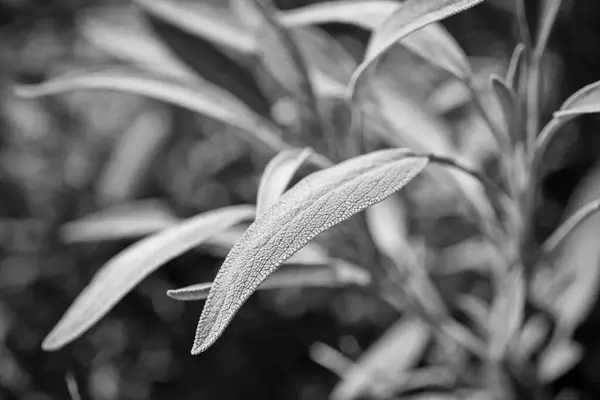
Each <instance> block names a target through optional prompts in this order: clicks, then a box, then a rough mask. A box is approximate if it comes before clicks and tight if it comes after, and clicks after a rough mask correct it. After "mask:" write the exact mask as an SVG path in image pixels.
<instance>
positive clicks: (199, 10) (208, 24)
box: [135, 0, 256, 54]
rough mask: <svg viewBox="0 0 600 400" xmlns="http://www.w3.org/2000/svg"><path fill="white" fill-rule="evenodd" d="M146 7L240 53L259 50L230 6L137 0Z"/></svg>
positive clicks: (194, 32) (164, 0)
mask: <svg viewBox="0 0 600 400" xmlns="http://www.w3.org/2000/svg"><path fill="white" fill-rule="evenodd" d="M135 2H136V3H137V4H139V5H140V7H142V8H143V9H144V10H146V11H148V12H149V13H151V14H152V15H154V16H155V17H157V18H160V19H163V20H165V21H167V22H169V23H171V24H173V25H175V26H177V27H178V28H180V29H182V30H184V31H186V32H188V33H191V34H193V35H195V36H198V37H200V38H202V39H205V40H207V41H209V42H212V43H214V44H216V45H218V46H223V47H225V48H227V49H230V50H234V51H237V52H240V53H246V54H251V53H254V52H255V51H256V40H255V37H254V35H252V34H250V32H249V30H248V29H245V28H244V27H243V26H241V25H240V24H239V23H238V21H236V19H235V17H234V16H233V14H232V13H231V11H230V10H229V9H228V8H227V7H217V6H215V5H214V4H211V3H210V2H203V1H177V0H135Z"/></svg>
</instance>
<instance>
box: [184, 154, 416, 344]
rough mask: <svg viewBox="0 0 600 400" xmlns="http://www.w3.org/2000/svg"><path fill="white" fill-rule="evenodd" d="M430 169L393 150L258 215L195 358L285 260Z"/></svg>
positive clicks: (344, 168) (216, 290)
mask: <svg viewBox="0 0 600 400" xmlns="http://www.w3.org/2000/svg"><path fill="white" fill-rule="evenodd" d="M426 165H427V159H426V158H420V157H407V156H406V150H404V149H393V150H383V151H377V152H373V153H369V154H366V155H363V156H359V157H355V158H352V159H350V160H347V161H345V162H343V163H340V164H337V165H335V166H333V167H331V168H327V169H325V170H321V171H318V172H315V173H314V174H311V175H309V176H308V177H306V178H304V179H303V180H302V181H300V182H299V183H298V184H297V185H295V186H294V187H293V188H291V189H290V190H288V191H287V192H285V193H284V194H283V195H282V196H281V198H280V199H279V201H278V202H277V203H275V204H274V205H273V206H272V207H271V208H270V209H269V210H268V211H267V212H266V213H265V214H263V215H261V216H259V217H258V218H257V219H256V221H255V222H254V223H253V224H252V225H251V226H250V227H249V228H248V230H247V231H246V233H245V234H244V236H243V237H242V239H241V240H240V241H239V242H238V243H237V244H236V245H235V246H234V247H233V249H232V250H231V252H230V253H229V255H228V256H227V258H226V259H225V262H224V263H223V265H222V267H221V269H220V270H219V273H218V274H217V277H216V278H215V281H214V283H213V287H212V289H211V291H210V294H209V296H208V299H207V301H206V304H205V306H204V310H203V311H202V315H201V317H200V322H199V324H198V329H197V331H196V338H195V340H194V346H193V349H192V354H199V353H201V352H203V351H205V350H206V349H208V348H209V347H210V346H211V345H212V344H213V343H214V342H215V341H216V340H217V339H218V338H219V337H220V336H221V334H222V333H223V331H224V330H225V328H226V327H227V325H228V324H229V323H230V322H231V320H232V318H233V317H234V315H235V313H236V312H237V310H238V309H239V308H240V307H241V306H242V304H244V302H245V301H246V300H247V299H248V297H250V296H251V295H252V293H253V292H254V291H255V290H256V288H257V287H258V286H259V285H260V284H261V283H262V282H263V281H264V280H265V279H266V278H267V277H268V276H269V275H270V274H271V273H273V272H274V271H275V270H276V269H277V268H278V267H279V266H280V265H281V264H282V263H283V262H284V261H285V260H287V259H288V258H290V257H291V256H292V255H293V254H294V253H295V252H297V251H298V250H299V249H301V248H302V247H304V246H306V244H307V243H308V242H309V241H311V240H312V239H313V238H314V237H316V236H317V235H318V234H320V233H322V232H324V231H325V230H327V229H329V228H331V227H332V226H334V225H336V224H338V223H340V222H342V221H344V220H346V219H348V218H350V217H351V216H353V215H354V214H357V213H358V212H360V211H362V210H364V209H365V208H367V207H369V206H371V205H373V204H375V203H378V202H380V201H382V200H384V199H385V198H386V197H388V196H390V195H391V194H392V193H394V192H395V191H397V190H400V189H401V188H402V187H404V186H405V185H406V184H407V183H408V182H410V181H411V180H412V179H413V178H414V177H415V176H417V175H418V174H419V173H420V172H421V171H422V170H423V168H425V166H426Z"/></svg>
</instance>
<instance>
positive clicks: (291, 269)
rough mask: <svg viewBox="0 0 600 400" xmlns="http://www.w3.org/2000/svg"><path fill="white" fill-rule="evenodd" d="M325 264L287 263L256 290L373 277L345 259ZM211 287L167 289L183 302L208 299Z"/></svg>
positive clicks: (354, 281) (331, 284)
mask: <svg viewBox="0 0 600 400" xmlns="http://www.w3.org/2000/svg"><path fill="white" fill-rule="evenodd" d="M325 261H330V262H331V264H329V265H325V264H321V265H291V264H290V265H286V266H282V267H281V268H280V269H279V270H277V271H275V272H274V273H273V274H272V275H270V276H269V277H268V278H267V279H265V280H264V282H263V283H261V285H260V286H259V287H258V288H257V290H267V289H285V288H297V287H340V286H348V285H359V286H364V285H367V284H369V283H370V281H371V277H370V275H369V273H368V272H366V271H365V270H363V269H361V268H359V267H356V266H354V265H352V264H349V263H347V262H345V261H342V260H325ZM211 286H212V283H211V282H207V283H198V284H195V285H191V286H187V287H184V288H181V289H174V290H169V291H167V296H169V297H171V298H173V299H175V300H180V301H196V300H205V299H206V298H207V297H208V293H209V291H210V288H211Z"/></svg>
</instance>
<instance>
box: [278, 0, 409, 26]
mask: <svg viewBox="0 0 600 400" xmlns="http://www.w3.org/2000/svg"><path fill="white" fill-rule="evenodd" d="M398 7H400V4H399V3H398V2H397V1H392V0H341V1H339V0H338V1H329V2H322V3H316V4H310V5H307V6H304V7H299V8H295V9H293V10H289V11H281V12H279V13H278V15H277V17H278V18H279V20H280V21H281V23H283V24H284V25H286V26H304V25H316V24H328V23H344V24H351V25H356V26H359V27H361V28H363V29H367V30H374V29H377V28H378V27H379V26H380V25H381V24H382V23H383V22H384V21H385V20H386V19H387V18H388V17H389V16H390V15H392V13H393V12H394V11H396V10H397V9H398Z"/></svg>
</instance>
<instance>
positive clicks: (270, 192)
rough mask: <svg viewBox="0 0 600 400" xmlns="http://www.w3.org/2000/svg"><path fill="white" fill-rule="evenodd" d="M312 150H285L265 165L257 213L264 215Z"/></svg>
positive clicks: (258, 196)
mask: <svg viewBox="0 0 600 400" xmlns="http://www.w3.org/2000/svg"><path fill="white" fill-rule="evenodd" d="M311 152H312V150H311V149H309V148H306V149H304V150H296V149H294V150H285V151H282V152H281V153H279V154H277V155H276V156H275V157H273V158H272V159H271V161H269V163H268V164H267V166H266V167H265V171H264V172H263V174H262V176H261V178H260V183H259V185H258V194H257V196H256V214H257V215H262V214H263V213H264V212H265V211H266V210H267V209H269V208H270V207H271V206H272V205H273V204H274V203H275V202H277V200H278V199H279V197H280V196H281V195H282V194H283V192H284V191H285V189H286V188H287V187H288V185H289V184H290V182H291V181H292V178H293V177H294V174H295V173H296V171H298V169H299V168H300V167H301V166H302V164H303V163H304V162H305V161H306V160H307V159H308V157H309V156H310V154H311Z"/></svg>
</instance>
